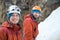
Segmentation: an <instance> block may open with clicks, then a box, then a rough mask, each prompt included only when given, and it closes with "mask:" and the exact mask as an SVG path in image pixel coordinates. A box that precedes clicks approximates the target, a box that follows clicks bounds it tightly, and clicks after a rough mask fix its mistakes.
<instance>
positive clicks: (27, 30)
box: [23, 14, 38, 40]
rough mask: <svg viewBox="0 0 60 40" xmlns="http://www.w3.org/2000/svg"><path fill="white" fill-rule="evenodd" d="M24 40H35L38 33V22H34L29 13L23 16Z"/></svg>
mask: <svg viewBox="0 0 60 40" xmlns="http://www.w3.org/2000/svg"><path fill="white" fill-rule="evenodd" d="M23 32H24V40H35V38H36V36H37V34H38V23H37V22H35V21H34V20H33V19H32V17H31V16H30V14H28V15H27V16H25V18H24V22H23Z"/></svg>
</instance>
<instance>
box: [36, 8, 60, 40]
mask: <svg viewBox="0 0 60 40" xmlns="http://www.w3.org/2000/svg"><path fill="white" fill-rule="evenodd" d="M38 30H39V34H38V36H37V37H36V40H50V38H51V37H52V36H53V37H54V35H55V33H57V32H60V7H58V8H57V9H55V10H53V11H52V13H51V15H50V16H49V17H47V18H46V19H45V20H44V21H43V22H41V23H39V25H38Z"/></svg>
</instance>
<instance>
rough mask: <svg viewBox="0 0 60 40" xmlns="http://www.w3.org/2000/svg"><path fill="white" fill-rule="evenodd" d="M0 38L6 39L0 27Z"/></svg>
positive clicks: (0, 39) (1, 39)
mask: <svg viewBox="0 0 60 40" xmlns="http://www.w3.org/2000/svg"><path fill="white" fill-rule="evenodd" d="M0 40H7V37H6V33H5V32H4V31H3V30H2V29H1V28H0Z"/></svg>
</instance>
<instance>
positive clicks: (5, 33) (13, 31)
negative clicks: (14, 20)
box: [0, 22, 22, 40]
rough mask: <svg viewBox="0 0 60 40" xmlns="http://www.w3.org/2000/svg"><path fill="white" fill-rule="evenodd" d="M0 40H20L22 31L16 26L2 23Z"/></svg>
mask: <svg viewBox="0 0 60 40" xmlns="http://www.w3.org/2000/svg"><path fill="white" fill-rule="evenodd" d="M0 40H22V30H21V28H20V27H19V26H18V25H9V24H8V22H4V23H3V24H2V27H1V28H0Z"/></svg>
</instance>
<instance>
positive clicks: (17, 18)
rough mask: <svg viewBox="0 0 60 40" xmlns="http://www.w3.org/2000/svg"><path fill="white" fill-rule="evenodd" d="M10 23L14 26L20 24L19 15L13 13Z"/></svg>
mask: <svg viewBox="0 0 60 40" xmlns="http://www.w3.org/2000/svg"><path fill="white" fill-rule="evenodd" d="M10 22H11V23H13V24H17V23H18V22H19V15H18V13H13V14H12V16H11V17H10Z"/></svg>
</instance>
